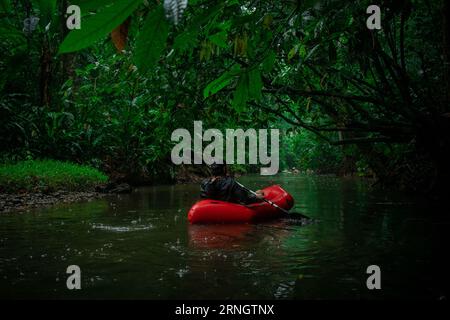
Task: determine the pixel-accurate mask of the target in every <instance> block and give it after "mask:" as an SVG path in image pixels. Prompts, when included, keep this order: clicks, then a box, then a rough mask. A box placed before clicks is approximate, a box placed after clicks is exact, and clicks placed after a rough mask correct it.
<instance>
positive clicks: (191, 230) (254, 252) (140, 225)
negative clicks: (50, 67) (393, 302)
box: [0, 176, 449, 299]
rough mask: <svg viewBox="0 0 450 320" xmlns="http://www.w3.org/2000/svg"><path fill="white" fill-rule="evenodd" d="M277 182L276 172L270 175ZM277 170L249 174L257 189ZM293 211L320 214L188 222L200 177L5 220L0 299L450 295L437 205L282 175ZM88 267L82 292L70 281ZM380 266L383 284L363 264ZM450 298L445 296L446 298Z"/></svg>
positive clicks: (337, 181) (360, 184)
mask: <svg viewBox="0 0 450 320" xmlns="http://www.w3.org/2000/svg"><path fill="white" fill-rule="evenodd" d="M272 179H273V178H272ZM270 180H271V179H270V178H264V177H260V176H257V177H256V176H255V177H246V178H243V179H242V180H241V181H242V182H244V183H247V184H248V186H250V187H252V188H257V187H263V186H265V185H269V184H270V183H271V181H270ZM276 181H277V182H278V183H280V184H282V185H283V186H284V188H285V189H286V190H288V191H289V192H290V193H291V194H292V195H293V196H294V198H295V200H296V205H295V209H297V210H299V211H302V212H303V213H305V214H307V215H309V216H311V217H314V218H317V219H319V220H320V222H318V223H315V224H312V225H308V226H303V227H301V226H296V225H292V224H290V223H288V222H286V221H274V222H270V223H264V224H257V225H252V224H244V225H230V226H227V225H215V226H192V225H189V224H188V223H187V221H186V213H187V211H188V209H189V208H190V206H191V205H192V204H193V203H194V202H195V201H196V200H197V197H198V189H199V188H198V186H197V185H177V186H157V187H148V188H139V189H138V191H137V192H134V193H133V194H131V195H120V196H111V197H109V198H105V199H100V200H95V201H91V202H85V203H77V204H71V205H59V206H56V207H52V208H49V209H43V210H37V211H32V212H28V213H23V214H17V213H15V214H7V215H2V216H0V297H2V298H150V299H175V298H192V299H204V298H205V299H215V298H231V299H238V298H239V299H240V298H247V299H248V298H280V299H282V298H301V299H325V298H332V299H343V298H344V299H345V298H377V299H378V298H401V299H405V298H431V299H438V298H440V297H442V296H443V295H446V293H447V291H446V290H447V289H446V284H447V282H446V281H447V280H445V279H443V278H441V276H442V274H445V273H446V272H447V269H445V268H446V267H447V266H445V268H444V265H443V263H442V262H440V261H438V260H436V259H437V258H436V250H439V256H442V255H444V253H443V251H441V250H443V249H442V247H443V246H442V241H443V239H444V238H445V239H446V238H447V237H446V236H445V235H446V234H447V232H445V229H446V227H447V226H449V224H448V222H445V221H442V219H441V218H431V217H433V216H435V214H436V213H438V212H437V211H438V210H441V209H437V208H434V207H433V206H431V204H430V203H427V202H425V201H421V200H419V199H415V198H408V197H407V196H402V195H399V194H393V193H386V192H384V193H383V192H374V191H371V189H370V187H369V185H368V183H367V182H364V181H360V180H354V179H342V178H333V177H314V176H282V177H277V178H276ZM73 264H75V265H78V266H80V268H81V279H82V289H81V290H72V291H71V290H68V289H67V288H66V279H67V276H68V275H67V274H66V268H67V267H68V266H69V265H73ZM372 264H376V265H378V266H380V268H381V284H382V289H381V290H375V291H373V290H372V291H371V290H368V289H367V287H366V279H367V277H368V275H367V274H366V268H367V267H368V266H369V265H372ZM447 298H448V297H447Z"/></svg>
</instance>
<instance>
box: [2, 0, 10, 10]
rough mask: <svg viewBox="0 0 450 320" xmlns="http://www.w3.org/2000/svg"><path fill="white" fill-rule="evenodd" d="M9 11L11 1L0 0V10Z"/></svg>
mask: <svg viewBox="0 0 450 320" xmlns="http://www.w3.org/2000/svg"><path fill="white" fill-rule="evenodd" d="M10 11H11V3H10V2H9V0H0V12H2V13H3V12H4V13H8V12H10Z"/></svg>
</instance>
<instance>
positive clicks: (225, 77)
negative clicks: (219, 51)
mask: <svg viewBox="0 0 450 320" xmlns="http://www.w3.org/2000/svg"><path fill="white" fill-rule="evenodd" d="M240 69H241V68H240V66H239V65H238V64H235V65H233V67H232V68H231V69H230V70H229V71H226V72H224V73H223V74H222V75H221V76H220V77H219V78H217V79H216V80H214V81H211V82H210V83H209V84H208V85H207V86H206V88H205V89H204V90H203V97H205V98H208V97H209V96H212V95H213V94H216V93H217V92H219V91H220V90H222V89H223V88H225V87H226V86H227V85H229V84H230V83H231V81H232V80H233V79H234V77H235V76H236V75H238V74H239V71H240Z"/></svg>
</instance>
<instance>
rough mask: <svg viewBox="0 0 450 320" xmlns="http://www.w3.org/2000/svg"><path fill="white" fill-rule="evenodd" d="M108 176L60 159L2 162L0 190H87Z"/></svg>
mask: <svg viewBox="0 0 450 320" xmlns="http://www.w3.org/2000/svg"><path fill="white" fill-rule="evenodd" d="M107 180H108V178H107V176H106V175H104V174H103V173H101V172H100V171H98V170H96V169H94V168H91V167H87V166H82V165H78V164H73V163H68V162H61V161H56V160H27V161H21V162H18V163H16V164H3V165H0V192H20V191H36V192H38V191H40V192H51V191H55V190H67V191H85V190H89V189H93V188H94V187H95V186H96V185H98V184H100V183H104V182H106V181H107Z"/></svg>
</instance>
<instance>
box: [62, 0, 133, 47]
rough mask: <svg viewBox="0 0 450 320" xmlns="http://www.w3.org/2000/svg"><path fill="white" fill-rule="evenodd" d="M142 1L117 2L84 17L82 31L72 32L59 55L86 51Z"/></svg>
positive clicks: (122, 0) (127, 0)
mask: <svg viewBox="0 0 450 320" xmlns="http://www.w3.org/2000/svg"><path fill="white" fill-rule="evenodd" d="M140 3H141V0H120V1H119V0H117V1H115V2H113V3H112V4H111V5H109V6H106V7H105V8H104V9H102V10H100V11H99V12H98V13H95V14H93V15H90V16H87V17H84V18H83V20H82V22H81V29H79V30H72V31H71V32H70V33H69V34H68V35H67V37H66V38H65V39H64V41H63V43H62V44H61V46H60V47H59V53H66V52H73V51H77V50H80V49H84V48H86V47H88V46H90V45H91V44H93V43H94V42H96V41H98V40H99V39H101V38H102V37H104V36H106V35H107V34H108V33H110V32H111V31H112V30H113V29H114V28H116V27H117V26H118V25H120V24H121V23H122V22H123V21H124V20H125V19H126V18H128V17H129V16H130V14H131V13H132V12H133V11H134V10H135V9H136V8H137V7H138V5H139V4H140Z"/></svg>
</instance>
